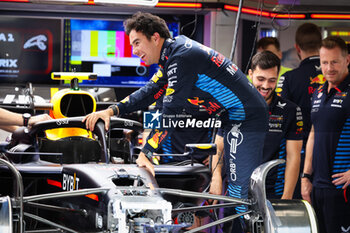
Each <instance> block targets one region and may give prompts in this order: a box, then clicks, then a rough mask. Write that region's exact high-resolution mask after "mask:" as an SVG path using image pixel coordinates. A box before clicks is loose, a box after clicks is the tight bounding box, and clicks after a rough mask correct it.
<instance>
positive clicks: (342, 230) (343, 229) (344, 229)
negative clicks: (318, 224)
mask: <svg viewBox="0 0 350 233" xmlns="http://www.w3.org/2000/svg"><path fill="white" fill-rule="evenodd" d="M348 232H350V226H348V228H345V227H343V226H341V233H348Z"/></svg>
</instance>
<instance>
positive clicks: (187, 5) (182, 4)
mask: <svg viewBox="0 0 350 233" xmlns="http://www.w3.org/2000/svg"><path fill="white" fill-rule="evenodd" d="M156 7H176V8H202V3H190V2H159V3H158V4H157V5H156Z"/></svg>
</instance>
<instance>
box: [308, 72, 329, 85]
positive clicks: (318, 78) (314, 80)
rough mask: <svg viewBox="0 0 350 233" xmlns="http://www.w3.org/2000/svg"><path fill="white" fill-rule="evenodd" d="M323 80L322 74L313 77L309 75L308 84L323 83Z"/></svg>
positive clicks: (324, 80) (324, 79)
mask: <svg viewBox="0 0 350 233" xmlns="http://www.w3.org/2000/svg"><path fill="white" fill-rule="evenodd" d="M325 82H326V78H325V77H323V75H322V74H319V75H317V76H316V77H314V78H312V77H310V84H314V83H318V84H324V83H325Z"/></svg>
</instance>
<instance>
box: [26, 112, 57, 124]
mask: <svg viewBox="0 0 350 233" xmlns="http://www.w3.org/2000/svg"><path fill="white" fill-rule="evenodd" d="M47 120H52V118H51V117H50V116H49V115H48V114H41V115H36V116H32V117H31V118H29V121H28V125H29V126H32V125H34V124H35V123H37V122H40V121H47Z"/></svg>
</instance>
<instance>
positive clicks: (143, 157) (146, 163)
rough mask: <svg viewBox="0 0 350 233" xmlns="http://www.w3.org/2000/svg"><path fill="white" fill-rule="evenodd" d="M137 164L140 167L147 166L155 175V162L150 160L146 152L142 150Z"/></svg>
mask: <svg viewBox="0 0 350 233" xmlns="http://www.w3.org/2000/svg"><path fill="white" fill-rule="evenodd" d="M136 164H137V165H138V166H139V167H144V168H146V169H147V170H148V171H149V172H150V173H151V174H152V175H153V176H155V172H154V166H153V164H152V163H151V162H150V161H149V160H148V158H147V157H146V155H145V153H143V152H140V154H139V157H138V158H137V159H136Z"/></svg>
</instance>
